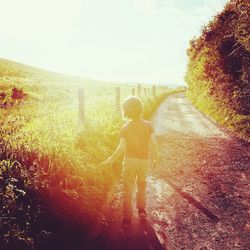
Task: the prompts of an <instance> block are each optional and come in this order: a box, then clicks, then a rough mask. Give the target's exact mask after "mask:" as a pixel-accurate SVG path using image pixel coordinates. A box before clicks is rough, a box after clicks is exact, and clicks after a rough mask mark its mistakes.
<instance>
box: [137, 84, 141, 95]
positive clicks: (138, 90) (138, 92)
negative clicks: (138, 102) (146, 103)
mask: <svg viewBox="0 0 250 250" xmlns="http://www.w3.org/2000/svg"><path fill="white" fill-rule="evenodd" d="M137 95H138V96H139V97H140V96H141V84H137Z"/></svg>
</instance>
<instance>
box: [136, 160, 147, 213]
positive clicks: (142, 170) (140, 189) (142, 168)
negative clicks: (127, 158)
mask: <svg viewBox="0 0 250 250" xmlns="http://www.w3.org/2000/svg"><path fill="white" fill-rule="evenodd" d="M148 167H149V160H146V159H145V160H144V159H138V160H137V168H136V170H137V173H136V174H137V193H136V202H137V208H138V209H145V208H146V185H147V183H146V178H147V173H148Z"/></svg>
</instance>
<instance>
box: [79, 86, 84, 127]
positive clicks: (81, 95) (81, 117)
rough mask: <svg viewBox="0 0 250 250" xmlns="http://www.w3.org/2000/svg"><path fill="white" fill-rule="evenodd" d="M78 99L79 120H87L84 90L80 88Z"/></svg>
mask: <svg viewBox="0 0 250 250" xmlns="http://www.w3.org/2000/svg"><path fill="white" fill-rule="evenodd" d="M78 101H79V120H80V122H81V123H84V122H85V107H84V90H83V89H79V90H78Z"/></svg>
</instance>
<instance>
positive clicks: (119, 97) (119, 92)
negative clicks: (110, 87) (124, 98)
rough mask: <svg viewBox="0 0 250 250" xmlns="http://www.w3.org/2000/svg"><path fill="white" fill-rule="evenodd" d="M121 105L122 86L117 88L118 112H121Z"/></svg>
mask: <svg viewBox="0 0 250 250" xmlns="http://www.w3.org/2000/svg"><path fill="white" fill-rule="evenodd" d="M120 105H121V90H120V87H116V88H115V108H116V111H117V112H118V113H120V108H121V107H120Z"/></svg>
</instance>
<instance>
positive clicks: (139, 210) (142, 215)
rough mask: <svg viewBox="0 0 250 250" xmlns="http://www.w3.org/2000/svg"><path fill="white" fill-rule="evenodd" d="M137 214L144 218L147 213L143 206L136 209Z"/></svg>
mask: <svg viewBox="0 0 250 250" xmlns="http://www.w3.org/2000/svg"><path fill="white" fill-rule="evenodd" d="M138 214H139V217H140V218H141V219H144V218H146V217H147V213H146V211H145V209H144V208H139V209H138Z"/></svg>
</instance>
